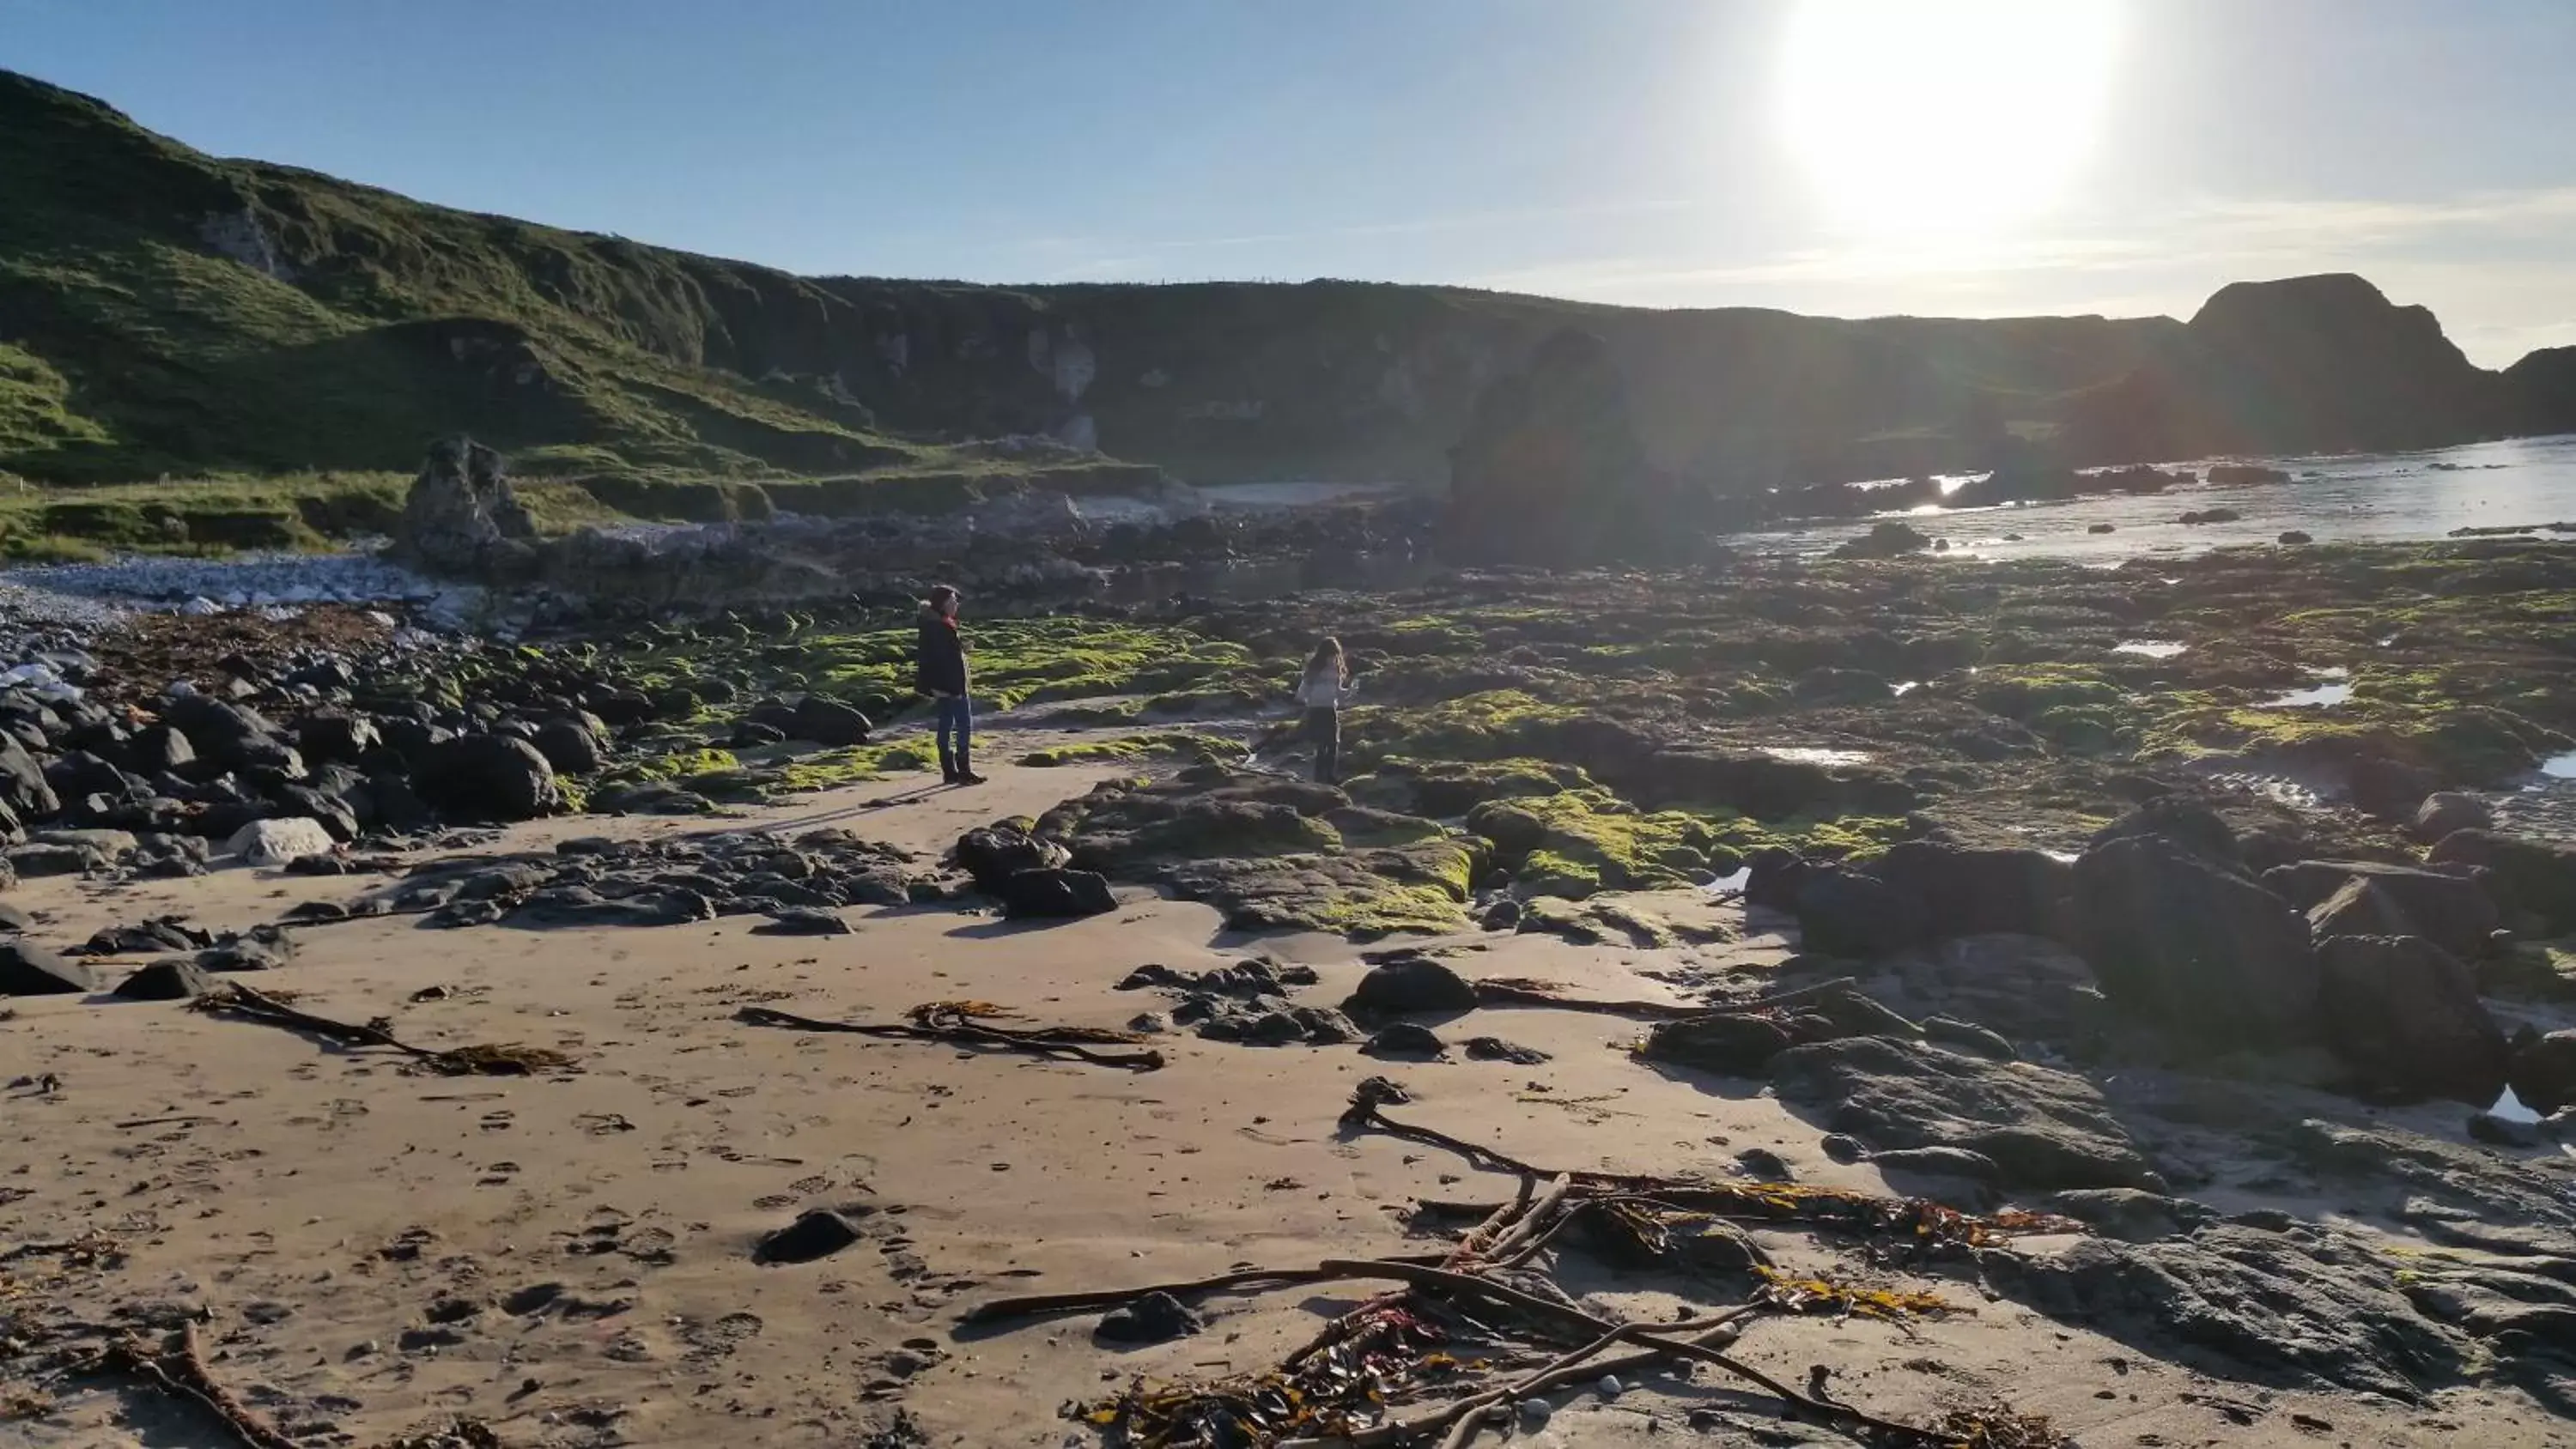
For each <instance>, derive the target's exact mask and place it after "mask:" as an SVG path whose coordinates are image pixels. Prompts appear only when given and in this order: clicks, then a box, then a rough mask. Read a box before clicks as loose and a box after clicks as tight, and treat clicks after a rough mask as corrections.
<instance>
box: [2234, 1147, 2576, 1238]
mask: <svg viewBox="0 0 2576 1449" xmlns="http://www.w3.org/2000/svg"><path fill="white" fill-rule="evenodd" d="M2274 1140H2276V1141H2277V1144H2278V1147H2279V1148H2280V1149H2281V1150H2283V1151H2285V1152H2286V1154H2287V1156H2288V1158H2289V1160H2290V1161H2291V1162H2293V1163H2295V1164H2297V1165H2298V1166H2301V1167H2304V1168H2306V1169H2308V1170H2309V1171H2311V1172H2315V1173H2318V1174H2320V1175H2323V1176H2327V1177H2331V1178H2335V1179H2338V1180H2342V1181H2344V1182H2346V1183H2348V1184H2349V1185H2350V1186H2351V1187H2352V1188H2356V1189H2363V1190H2368V1189H2371V1188H2377V1189H2379V1190H2380V1194H2381V1196H2380V1201H2381V1204H2382V1205H2383V1206H2384V1207H2391V1208H2393V1209H2394V1211H2395V1215H2396V1216H2397V1217H2398V1218H2399V1219H2400V1220H2401V1221H2404V1222H2409V1223H2414V1224H2416V1225H2417V1226H2419V1227H2421V1228H2423V1229H2424V1231H2425V1232H2426V1233H2427V1234H2428V1235H2432V1236H2436V1237H2445V1238H2452V1239H2462V1238H2463V1237H2464V1234H2467V1236H2470V1237H2480V1238H2482V1237H2484V1236H2485V1233H2484V1232H2483V1230H2485V1229H2488V1228H2489V1227H2491V1226H2492V1227H2494V1228H2497V1229H2501V1228H2502V1227H2503V1226H2505V1225H2510V1226H2512V1227H2513V1228H2515V1229H2519V1230H2522V1231H2525V1232H2536V1233H2543V1234H2547V1235H2549V1236H2551V1237H2553V1238H2555V1239H2556V1240H2557V1241H2559V1242H2561V1243H2563V1242H2564V1241H2565V1240H2566V1238H2565V1235H2566V1234H2567V1233H2568V1232H2570V1231H2571V1230H2576V1161H2571V1160H2569V1159H2567V1158H2563V1157H2541V1158H2530V1159H2514V1158H2507V1157H2500V1156H2498V1155H2497V1154H2495V1153H2493V1152H2489V1151H2485V1150H2483V1149H2480V1148H2477V1147H2470V1146H2464V1145H2462V1144H2460V1143H2457V1142H2449V1141H2444V1140H2442V1139H2440V1138H2436V1137H2429V1136H2426V1135H2425V1134H2423V1133H2420V1132H2409V1131H2407V1130H2405V1129H2404V1128H2400V1127H2393V1126H2385V1125H2382V1126H2370V1127H2362V1126H2353V1125H2348V1124H2344V1123H2336V1122H2327V1121H2323V1120H2318V1119H2310V1120H2308V1121H2304V1122H2300V1123H2298V1124H2297V1125H2296V1126H2294V1127H2292V1128H2289V1129H2287V1130H2286V1131H2283V1132H2281V1133H2279V1134H2277V1137H2276V1138H2275V1139H2274ZM2471 1229H2475V1230H2481V1231H2479V1232H2475V1233H2469V1232H2468V1230H2471Z"/></svg>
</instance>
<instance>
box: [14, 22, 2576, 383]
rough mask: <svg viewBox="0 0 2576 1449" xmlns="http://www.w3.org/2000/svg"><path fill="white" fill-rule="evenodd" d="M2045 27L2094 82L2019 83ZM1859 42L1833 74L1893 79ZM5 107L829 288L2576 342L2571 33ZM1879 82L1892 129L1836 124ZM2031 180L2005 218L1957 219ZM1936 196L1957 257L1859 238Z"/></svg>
mask: <svg viewBox="0 0 2576 1449" xmlns="http://www.w3.org/2000/svg"><path fill="white" fill-rule="evenodd" d="M1873 3H1875V4H1879V5H1881V6H1885V5H1888V4H1906V3H1911V4H1913V5H1914V6H1915V7H1917V15H1918V16H1919V15H1920V13H1921V9H1922V7H1930V8H1931V9H1933V10H1935V11H1939V12H1940V13H1941V14H1942V15H1943V17H1944V18H1943V22H1942V23H1943V27H1944V30H1943V34H1942V35H1937V36H1934V37H1932V39H1933V40H1934V41H1935V42H1936V43H1934V44H1932V45H1930V46H1929V47H1928V48H1927V47H1925V46H1922V45H1919V44H1915V43H1914V42H1908V43H1907V46H1906V48H1904V49H1903V50H1902V51H1901V52H1900V53H1899V54H1898V55H1897V56H1896V57H1895V58H1896V59H1897V60H1898V61H1899V62H1902V68H1901V69H1900V70H1899V71H1894V72H1885V71H1872V70H1870V69H1869V68H1868V66H1867V64H1865V63H1864V62H1868V61H1870V60H1871V59H1872V57H1870V56H1867V55H1862V54H1857V53H1856V54H1855V55H1854V57H1853V58H1854V62H1855V63H1854V65H1853V66H1852V67H1849V68H1845V67H1841V66H1827V67H1825V68H1824V69H1823V70H1822V71H1821V72H1820V71H1818V70H1817V69H1816V68H1815V67H1813V66H1810V67H1809V68H1808V69H1806V70H1804V71H1801V70H1799V69H1798V68H1797V67H1796V66H1794V65H1790V64H1789V63H1787V62H1786V61H1785V60H1784V55H1786V54H1787V53H1788V50H1789V48H1790V46H1791V36H1792V34H1793V32H1795V31H1796V27H1798V26H1799V25H1801V24H1803V23H1806V20H1808V19H1813V18H1814V17H1813V16H1812V15H1810V16H1808V17H1805V18H1803V19H1802V16H1801V13H1800V7H1801V6H1805V7H1809V8H1810V9H1811V10H1816V13H1817V14H1821V13H1823V12H1822V11H1821V10H1817V9H1816V7H1835V6H1841V7H1846V8H1848V7H1854V6H1860V7H1866V6H1868V5H1870V4H1873ZM2034 3H2045V4H2050V5H2066V4H2082V5H2087V6H2092V7H2094V8H2096V9H2098V10H2099V11H2100V12H2101V15H2102V19H2103V25H2104V28H2103V30H2102V31H2101V35H2102V36H2103V37H2107V39H2104V40H2102V42H2101V44H2100V45H2099V46H2098V48H2092V47H2091V46H2090V43H2089V42H2088V48H2086V49H2085V50H2084V52H2083V55H2082V56H2081V57H2076V56H2073V55H2072V53H2071V52H2070V53H2067V54H2060V53H2058V52H2056V51H2052V50H2050V49H2049V48H2048V47H2047V46H2045V45H2040V46H2039V47H2038V48H2036V49H2032V50H2030V51H2029V53H2024V49H2025V47H2024V43H2023V40H2022V38H2021V37H2023V36H2025V35H2027V34H2029V33H2031V30H2032V27H2029V26H2026V25H2019V24H2017V23H2016V22H2015V21H2014V20H2013V18H2012V17H2013V14H2015V13H2017V12H2013V11H2012V10H2011V7H2013V6H2015V5H2021V6H2029V5H2032V4H2034ZM1945 7H1946V8H1945ZM1998 7H2000V8H1998ZM1837 13H1840V12H1837ZM1853 13H1854V14H1857V15H1859V17H1860V19H1859V20H1858V21H1855V20H1853V19H1852V17H1851V16H1850V15H1845V16H1844V17H1843V19H1842V20H1840V21H1838V22H1835V23H1834V24H1833V25H1828V26H1827V27H1826V29H1825V30H1824V31H1823V32H1820V33H1824V34H1826V35H1828V36H1829V37H1830V38H1832V41H1833V44H1848V45H1850V46H1853V47H1856V48H1857V49H1858V50H1867V49H1868V48H1870V47H1871V46H1874V45H1886V44H1890V43H1892V42H1888V41H1886V39H1885V37H1886V36H1887V35H1889V34H1890V33H1891V29H1890V25H1889V24H1882V23H1878V22H1879V20H1883V19H1885V18H1886V17H1884V16H1881V17H1877V18H1876V19H1873V18H1872V17H1871V15H1870V14H1869V13H1868V12H1867V11H1866V9H1865V8H1864V9H1863V10H1861V11H1856V12H1853ZM1953 22H1955V23H1953ZM1979 27H1983V28H1982V29H1980V28H1979ZM1998 27H2000V28H1998ZM1960 36H1964V37H1965V39H1964V40H1963V41H1961V43H1960V48H1957V49H1946V48H1944V46H1945V44H1946V40H1947V39H1955V38H1957V37H1960ZM1998 37H2002V38H1998ZM2033 44H2036V42H2033ZM1827 53H1829V54H1838V53H1839V52H1835V51H1834V50H1833V49H1832V46H1831V45H1828V48H1827ZM1917 54H1921V55H1923V56H1924V57H1925V63H1924V64H1920V65H1917V64H1914V63H1913V58H1914V56H1915V55H1917ZM1889 58H1890V57H1888V56H1885V55H1880V56H1877V57H1875V59H1876V60H1877V61H1879V62H1886V61H1887V60H1889ZM2079 60H2080V65H2079V64H2078V61H2079ZM0 66H6V67H9V68H12V69H18V70H24V71H27V72H30V73H32V74H35V75H38V76H41V77H44V78H45V79H48V80H52V81H55V82H57V83H60V84H64V85H68V86H71V87H73V88H75V89H79V90H84V91H87V92H90V93H92V94H95V95H99V96H102V97H104V98H105V99H107V100H109V101H110V102H112V103H114V104H115V105H117V106H119V107H121V108H123V109H124V110H126V111H128V112H129V113H131V114H132V115H134V116H135V117H136V118H137V119H139V120H140V121H142V122H143V123H144V124H146V125H149V126H152V127H153V128H155V129H157V130H161V131H165V132H168V133H170V134H172V135H174V136H177V137H179V138H180V139H182V140H185V141H187V142H189V143H190V144H192V145H196V146H198V147H201V148H203V149H206V150H209V151H214V152H218V153H223V154H229V155H243V156H256V157H260V158H263V159H267V160H273V161H282V162H289V163H293V164H297V165H303V166H309V167H313V168H315V169H318V170H322V171H328V172H331V173H334V174H337V175H342V176H347V177H350V178H353V179H356V180H360V181H366V182H370V183H373V184H376V185H380V186H386V187H390V188H392V189H394V190H398V191H402V192H405V193H408V194H411V195H415V196H419V197H422V198H424V199H427V200H432V201H438V202H443V203H447V204H450V205H456V206H465V207H471V208H474V209H477V210H483V211H494V212H502V213H507V214H512V215H518V216H525V217H528V218H531V219H535V220H541V221H547V222H552V223H555V224H558V225H564V226H572V227H580V228H585V229H590V230H597V231H608V232H617V233H621V234H624V235H627V236H631V237H635V238H637V239H639V240H644V241H650V242H655V243H660V244H664V245H670V246H678V247H685V248H689V249H692V250H697V251H704V252H710V253H715V254H719V255H724V256H735V257H744V258H749V259H752V260H757V261H762V262H767V263H771V264H774V265H777V266H781V267H786V268H790V269H793V270H797V271H803V272H816V273H860V274H875V275H890V276H934V277H962V278H968V279H973V280H979V281H999V282H1043V281H1063V280H1164V279H1195V278H1207V277H1260V278H1281V279H1303V278H1307V277H1313V276H1345V277H1367V278H1379V279H1387V280H1396V281H1419V282H1454V283H1462V284H1469V285H1478V286H1492V287H1504V288H1511V289H1516V290H1528V291H1538V292H1546V293H1551V294H1556V295H1563V296H1572V297H1580V298H1584V299H1587V300H1595V301H1605V302H1624V303H1633V304H1638V305H1647V306H1728V305H1749V306H1773V307H1786V308H1791V309H1793V310H1798V311H1805V312H1819V313H1830V314H1838V315H1846V316H1867V315H1879V314H1884V313H1891V312H1913V313H1919V314H1931V315H1966V316H1992V315H2008V314H2015V313H2028V312H2068V311H2087V312H2107V313H2112V314H2123V315H2126V314H2142V313H2155V312H2165V313H2173V314H2176V315H2183V316H2188V315H2189V314H2190V312H2191V310H2192V309H2193V308H2195V307H2196V306H2197V305H2198V304H2199V302H2200V300H2201V299H2202V298H2203V297H2204V296H2206V295H2207V293H2208V292H2210V291H2211V290H2213V289H2214V288H2215V287H2217V286H2218V285H2220V284H2221V283H2223V282H2226V281H2229V280H2233V279H2237V278H2243V277H2262V276H2283V275H2291V274H2295V273H2300V272H2309V271H2321V270H2354V271H2359V272H2362V273H2364V274H2365V275H2367V276H2369V277H2371V278H2372V279H2373V280H2375V281H2377V282H2379V283H2380V285H2381V286H2382V287H2383V288H2384V289H2385V290H2387V291H2388V292H2389V293H2390V294H2391V295H2392V296H2393V297H2395V298H2396V299H2397V300H2399V301H2401V302H2421V303H2424V304H2426V305H2429V306H2431V307H2433V308H2434V310H2436V311H2437V312H2439V313H2440V314H2441V316H2442V318H2443V320H2444V322H2445V323H2446V325H2447V326H2448V327H2449V329H2450V331H2451V333H2452V335H2453V336H2454V337H2455V338H2456V339H2458V340H2459V341H2460V342H2461V344H2462V345H2463V346H2464V347H2466V348H2467V349H2468V350H2469V351H2470V353H2471V355H2472V356H2474V357H2476V358H2477V359H2478V360H2480V361H2482V362H2485V363H2488V364H2490V365H2500V364H2502V363H2504V362H2508V361H2510V360H2512V359H2513V358H2514V357H2516V356H2518V355H2520V354H2521V353H2522V352H2524V351H2526V350H2528V349H2529V348H2531V347H2534V346H2541V345H2558V344H2567V343H2576V85H2570V84H2569V77H2576V3H2569V0H2475V3H2469V4H2443V3H2417V0H2259V3H2254V0H1293V3H1291V0H1276V3H1271V0H1259V3H1255V0H937V3H930V0H916V3H910V4H900V5H898V4H890V3H876V0H838V3H834V0H727V3H684V0H513V3H496V0H444V3H440V4H435V5H431V4H420V3H391V0H224V3H210V0H0ZM1882 74H1884V75H1887V76H1889V77H1891V80H1890V84H1891V85H1893V86H1894V87H1895V88H1896V90H1897V91H1904V92H1907V93H1905V94H1895V93H1893V92H1891V90H1890V89H1888V88H1887V87H1886V86H1880V85H1878V84H1876V83H1875V82H1873V83H1872V84H1871V85H1870V86H1868V87H1865V88H1860V89H1856V90H1855V89H1849V88H1850V87H1853V86H1855V85H1856V84H1857V83H1856V82H1854V81H1853V80H1852V77H1853V76H1856V75H1869V76H1877V75H1882ZM1818 75H1822V76H1823V77H1824V79H1823V80H1821V81H1819V80H1818V79H1817V76H1818ZM1800 77H1805V78H1804V79H1800ZM1819 84H1821V85H1825V86H1827V87H1829V88H1836V89H1832V91H1831V93H1830V94H1826V95H1818V94H1814V93H1812V92H1813V91H1814V89H1815V87H1816V86H1817V85H1819ZM1802 100H1803V101H1804V102H1805V104H1804V105H1803V106H1801V105H1800V104H1798V103H1799V102H1800V101H1802ZM1799 117H1804V118H1806V119H1805V120H1804V121H1800V120H1799V119H1797V118H1799ZM1819 118H1821V119H1819ZM1820 125H1821V126H1824V127H1826V128H1828V129H1832V130H1833V131H1834V135H1833V136H1832V137H1831V138H1830V144H1825V143H1823V142H1820V140H1819V138H1818V136H1817V135H1815V134H1814V132H1815V130H1816V129H1817V127H1818V126H1820ZM1926 137H1929V138H1930V139H1929V141H1926V140H1925V138H1926ZM1882 140H1884V141H1885V142H1886V144H1887V146H1889V147H1895V148H1898V150H1899V151H1901V149H1902V147H1903V145H1904V144H1905V143H1906V142H1908V141H1909V140H1912V141H1914V142H1916V143H1918V149H1917V150H1916V151H1913V152H1904V153H1903V154H1902V156H1901V157H1898V156H1896V153H1895V152H1887V151H1884V148H1882V147H1881V144H1880V143H1881V141H1882ZM1891 158H1894V159H1891ZM1927 166H1928V167H1931V168H1933V174H1931V175H1930V176H1928V177H1927V176H1926V175H1925V174H1924V170H1925V168H1926V167H1927ZM1874 168H1875V169H1874ZM1952 169H1955V170H1956V171H1957V173H1958V174H1957V176H1956V177H1953V176H1952V175H1951V174H1950V171H1951V170H1952ZM2043 173H2044V175H2043ZM2032 176H2041V177H2042V179H2043V180H2044V184H2038V183H2033V185H2034V186H2035V187H2036V189H2035V191H2033V190H2032V189H2031V188H2029V187H2025V188H2024V193H2026V194H2016V196H2015V205H2014V209H2013V211H2012V214H2011V215H2010V216H2008V217H1997V216H1992V215H1989V214H1987V208H1985V207H1984V206H1983V205H1982V203H1981V202H1980V203H1979V204H1975V205H1971V204H1969V202H1968V200H1967V199H1966V198H1970V197H1982V196H1983V195H1984V192H1983V191H1981V190H1979V189H1978V188H1979V187H1980V186H1981V185H1983V184H1985V183H1988V182H1993V181H1995V180H1997V179H1999V178H2000V179H2005V180H2012V181H2016V182H2018V181H2021V180H2024V179H2027V178H2029V177H2032ZM1954 181H1955V182H1956V183H1957V184H1956V185H1954V184H1953V182H1954ZM1908 186H1911V187H1913V188H1915V189H1913V190H1908V189H1906V187H1908ZM1917 191H1920V192H1921V193H1922V194H1923V195H1924V196H1926V197H1929V198H1934V200H1932V201H1931V202H1929V203H1927V204H1928V205H1929V206H1930V208H1931V209H1932V210H1934V211H1938V210H1940V209H1941V207H1942V202H1941V201H1940V200H1938V199H1939V198H1953V199H1955V200H1957V202H1958V204H1957V206H1956V207H1955V208H1954V209H1955V210H1957V211H1958V212H1959V213H1960V214H1959V215H1954V216H1946V215H1945V216H1917V217H1901V216H1892V215H1885V214H1873V215H1863V214H1861V209H1859V208H1856V206H1855V205H1854V198H1855V196H1860V197H1866V196H1870V195H1878V194H1885V195H1889V196H1902V197H1907V198H1912V197H1914V196H1915V195H1916V193H1917ZM1917 221H1924V222H1926V223H1928V224H1924V225H1917V224H1916V223H1917Z"/></svg>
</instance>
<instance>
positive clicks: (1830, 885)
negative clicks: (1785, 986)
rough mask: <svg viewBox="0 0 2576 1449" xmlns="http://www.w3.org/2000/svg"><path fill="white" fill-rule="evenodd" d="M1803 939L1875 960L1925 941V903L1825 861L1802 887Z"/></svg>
mask: <svg viewBox="0 0 2576 1449" xmlns="http://www.w3.org/2000/svg"><path fill="white" fill-rule="evenodd" d="M1797 909H1798V943H1799V944H1800V945H1801V946H1803V947H1805V948H1806V949H1807V950H1810V951H1816V952H1821V953H1823V954H1825V955H1828V956H1845V957H1851V958H1854V959H1858V960H1864V961H1866V960H1874V959H1876V958H1878V957H1880V956H1885V955H1890V954H1893V953H1894V952H1897V951H1902V950H1904V949H1905V948H1906V947H1908V946H1911V945H1914V944H1916V943H1917V942H1920V941H1922V940H1923V939H1924V938H1925V936H1926V935H1927V934H1928V933H1929V930H1930V921H1929V918H1928V916H1927V914H1926V912H1925V910H1924V906H1923V902H1922V901H1921V900H1920V899H1918V898H1915V897H1911V896H1907V895H1904V894H1901V893H1899V892H1898V891H1896V890H1894V889H1892V888H1890V887H1889V886H1888V885H1887V884H1886V883H1885V882H1883V881H1880V880H1877V879H1875V878H1873V877H1871V876H1868V875H1864V874H1862V873H1860V872H1859V871H1854V870H1844V869H1841V868H1839V867H1834V866H1823V867H1818V868H1816V869H1814V870H1811V871H1809V872H1808V873H1807V877H1806V880H1805V881H1804V883H1802V884H1801V885H1800V886H1799V888H1798V906H1797Z"/></svg>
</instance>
